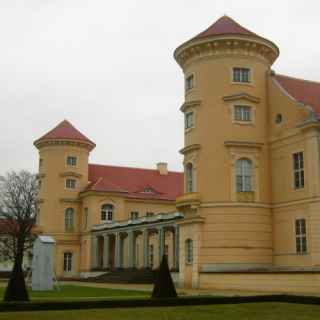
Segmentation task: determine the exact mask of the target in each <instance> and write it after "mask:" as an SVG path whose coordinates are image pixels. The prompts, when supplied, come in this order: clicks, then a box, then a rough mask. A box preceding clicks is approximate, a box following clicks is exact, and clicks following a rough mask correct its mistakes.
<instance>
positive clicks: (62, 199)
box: [59, 198, 81, 203]
mask: <svg viewBox="0 0 320 320" xmlns="http://www.w3.org/2000/svg"><path fill="white" fill-rule="evenodd" d="M59 201H60V202H67V203H81V200H80V199H74V198H60V199H59Z"/></svg>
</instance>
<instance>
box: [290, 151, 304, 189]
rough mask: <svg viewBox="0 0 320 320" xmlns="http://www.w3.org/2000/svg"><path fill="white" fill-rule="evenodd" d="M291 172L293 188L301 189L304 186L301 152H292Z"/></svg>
mask: <svg viewBox="0 0 320 320" xmlns="http://www.w3.org/2000/svg"><path fill="white" fill-rule="evenodd" d="M293 172H294V188H295V189H301V188H303V187H304V161H303V152H297V153H294V154H293Z"/></svg>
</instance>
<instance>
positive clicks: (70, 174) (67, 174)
mask: <svg viewBox="0 0 320 320" xmlns="http://www.w3.org/2000/svg"><path fill="white" fill-rule="evenodd" d="M60 177H62V178H63V177H75V178H81V177H82V174H80V173H77V172H74V171H66V172H62V173H60Z"/></svg>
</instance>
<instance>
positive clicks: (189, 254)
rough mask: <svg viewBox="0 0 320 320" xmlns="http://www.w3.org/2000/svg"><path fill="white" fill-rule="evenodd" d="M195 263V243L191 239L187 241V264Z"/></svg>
mask: <svg viewBox="0 0 320 320" xmlns="http://www.w3.org/2000/svg"><path fill="white" fill-rule="evenodd" d="M192 262H193V241H192V240H191V239H187V240H186V264H191V263H192Z"/></svg>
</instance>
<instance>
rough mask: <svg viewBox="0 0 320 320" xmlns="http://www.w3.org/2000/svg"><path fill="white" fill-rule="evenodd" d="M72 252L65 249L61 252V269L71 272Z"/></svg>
mask: <svg viewBox="0 0 320 320" xmlns="http://www.w3.org/2000/svg"><path fill="white" fill-rule="evenodd" d="M72 264H73V253H72V252H70V251H66V252H64V253H63V271H64V272H72Z"/></svg>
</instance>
